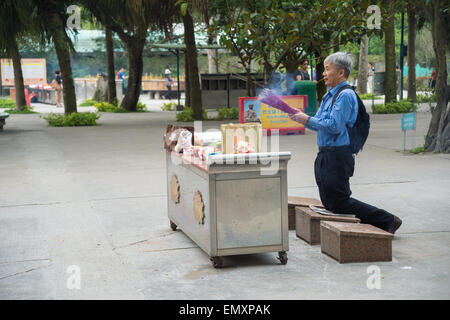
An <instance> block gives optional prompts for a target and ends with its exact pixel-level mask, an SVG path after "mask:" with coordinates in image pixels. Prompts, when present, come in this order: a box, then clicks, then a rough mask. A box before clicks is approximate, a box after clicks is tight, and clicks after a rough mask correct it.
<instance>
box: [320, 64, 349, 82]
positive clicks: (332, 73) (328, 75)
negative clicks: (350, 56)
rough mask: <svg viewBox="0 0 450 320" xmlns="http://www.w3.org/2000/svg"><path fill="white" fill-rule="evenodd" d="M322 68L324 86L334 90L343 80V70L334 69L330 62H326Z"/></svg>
mask: <svg viewBox="0 0 450 320" xmlns="http://www.w3.org/2000/svg"><path fill="white" fill-rule="evenodd" d="M324 66H325V71H324V72H323V78H324V81H325V85H326V86H329V87H331V88H334V87H336V86H337V85H338V84H340V83H341V82H342V81H344V80H345V76H344V69H338V68H336V66H335V65H334V64H333V63H331V62H326V63H325V65H324Z"/></svg>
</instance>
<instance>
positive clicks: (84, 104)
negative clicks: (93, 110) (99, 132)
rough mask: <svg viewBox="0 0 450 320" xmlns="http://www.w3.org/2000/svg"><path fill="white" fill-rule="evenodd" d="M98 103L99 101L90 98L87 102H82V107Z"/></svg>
mask: <svg viewBox="0 0 450 320" xmlns="http://www.w3.org/2000/svg"><path fill="white" fill-rule="evenodd" d="M96 103H99V102H98V101H95V100H94V99H88V100H86V101H85V102H83V103H81V104H80V107H93V106H95V104H96Z"/></svg>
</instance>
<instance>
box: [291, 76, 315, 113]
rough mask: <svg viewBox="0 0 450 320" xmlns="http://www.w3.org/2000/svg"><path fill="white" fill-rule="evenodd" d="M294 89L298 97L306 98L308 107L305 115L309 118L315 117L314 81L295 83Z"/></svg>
mask: <svg viewBox="0 0 450 320" xmlns="http://www.w3.org/2000/svg"><path fill="white" fill-rule="evenodd" d="M294 88H295V92H296V93H297V94H298V95H305V96H308V106H307V107H306V109H305V113H306V114H307V115H309V116H315V115H316V112H317V91H316V88H317V86H316V84H315V83H314V81H306V80H303V81H296V82H295V84H294Z"/></svg>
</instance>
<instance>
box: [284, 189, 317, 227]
mask: <svg viewBox="0 0 450 320" xmlns="http://www.w3.org/2000/svg"><path fill="white" fill-rule="evenodd" d="M309 205H313V206H316V207H318V208H323V204H322V202H320V200H317V199H314V198H303V197H288V215H289V230H295V207H305V208H309Z"/></svg>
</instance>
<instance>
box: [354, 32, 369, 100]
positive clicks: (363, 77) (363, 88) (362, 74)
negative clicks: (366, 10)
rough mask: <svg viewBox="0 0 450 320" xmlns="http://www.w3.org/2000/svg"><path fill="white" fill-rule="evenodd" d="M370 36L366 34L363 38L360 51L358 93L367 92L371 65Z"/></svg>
mask: <svg viewBox="0 0 450 320" xmlns="http://www.w3.org/2000/svg"><path fill="white" fill-rule="evenodd" d="M368 54H369V37H368V36H367V35H364V36H363V37H362V39H361V45H360V52H359V65H358V90H357V91H358V93H359V94H365V93H367V78H368V70H367V67H368V65H369V61H368Z"/></svg>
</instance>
